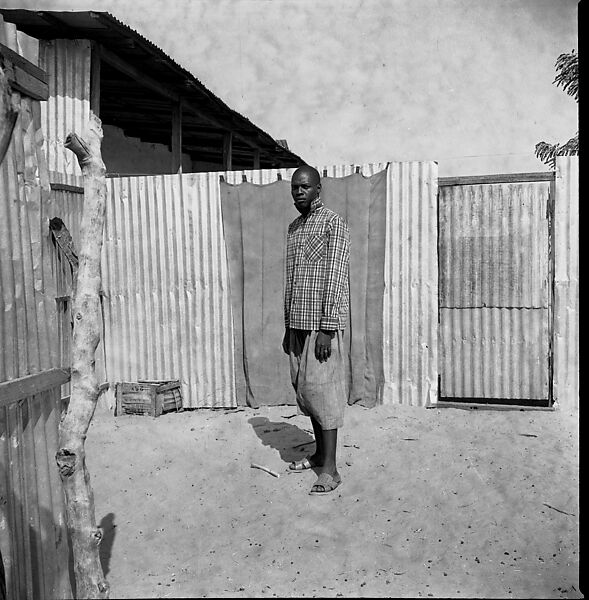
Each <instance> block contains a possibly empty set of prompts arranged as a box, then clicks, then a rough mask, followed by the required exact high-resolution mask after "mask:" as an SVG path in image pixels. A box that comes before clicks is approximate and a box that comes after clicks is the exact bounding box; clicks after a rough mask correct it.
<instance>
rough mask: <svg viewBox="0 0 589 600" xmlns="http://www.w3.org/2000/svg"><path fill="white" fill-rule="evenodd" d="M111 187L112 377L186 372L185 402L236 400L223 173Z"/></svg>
mask: <svg viewBox="0 0 589 600" xmlns="http://www.w3.org/2000/svg"><path fill="white" fill-rule="evenodd" d="M108 185H109V188H108V189H109V193H108V201H107V202H108V204H107V209H106V229H105V244H104V249H103V289H104V292H105V294H106V299H105V302H104V313H105V346H106V377H107V379H108V380H109V381H111V382H114V381H136V380H138V379H180V380H181V381H182V383H183V384H184V387H183V391H184V405H185V406H188V407H220V406H225V407H231V406H236V399H235V381H234V370H233V332H232V320H231V304H230V298H229V283H228V273H227V257H226V250H225V243H224V239H223V227H222V221H221V207H220V192H219V174H218V173H209V174H184V175H182V176H177V175H162V176H154V177H133V178H121V179H110V180H109V181H108Z"/></svg>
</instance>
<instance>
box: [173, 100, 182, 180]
mask: <svg viewBox="0 0 589 600" xmlns="http://www.w3.org/2000/svg"><path fill="white" fill-rule="evenodd" d="M172 173H182V103H181V102H176V104H174V106H173V107H172Z"/></svg>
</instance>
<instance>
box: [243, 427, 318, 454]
mask: <svg viewBox="0 0 589 600" xmlns="http://www.w3.org/2000/svg"><path fill="white" fill-rule="evenodd" d="M248 423H249V424H250V425H251V426H252V428H253V430H254V432H255V434H256V435H257V436H258V437H259V438H260V440H261V441H262V444H264V446H270V447H271V448H274V449H275V450H278V452H279V454H280V458H281V459H282V460H283V461H285V462H287V463H290V462H292V461H293V460H299V459H300V458H302V457H303V456H306V455H307V454H309V448H310V446H312V445H313V444H314V443H315V439H314V437H313V435H312V434H311V432H310V431H307V430H305V429H301V428H300V427H297V426H296V425H292V424H290V423H284V422H277V421H270V419H268V418H267V417H252V418H251V419H248Z"/></svg>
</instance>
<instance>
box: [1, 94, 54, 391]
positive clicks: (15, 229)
mask: <svg viewBox="0 0 589 600" xmlns="http://www.w3.org/2000/svg"><path fill="white" fill-rule="evenodd" d="M35 105H37V106H35ZM39 127H40V119H39V111H38V103H37V102H36V101H34V100H31V99H30V98H26V97H22V98H21V100H20V111H19V116H18V121H17V123H16V127H15V129H14V134H13V137H12V141H11V144H10V147H9V149H8V152H7V154H6V157H5V159H4V161H3V163H2V165H1V166H0V196H1V198H2V202H0V285H1V291H0V344H1V348H2V353H1V359H0V381H6V380H9V379H15V378H18V377H23V376H24V375H28V374H30V373H36V372H38V371H42V370H45V369H49V368H52V367H57V366H59V352H58V346H57V343H56V339H57V338H56V335H57V329H56V323H57V312H56V305H55V296H56V289H55V281H54V279H53V277H52V272H51V258H50V257H51V252H52V251H53V248H52V247H51V242H50V240H49V229H48V227H47V224H46V221H45V215H44V204H45V202H46V201H47V199H48V196H49V184H48V181H47V172H46V167H45V160H44V155H43V152H42V148H41V145H40V135H39Z"/></svg>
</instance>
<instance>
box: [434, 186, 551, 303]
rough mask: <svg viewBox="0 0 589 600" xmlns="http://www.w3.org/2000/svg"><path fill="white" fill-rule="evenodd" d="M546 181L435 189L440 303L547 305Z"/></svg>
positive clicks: (547, 191)
mask: <svg viewBox="0 0 589 600" xmlns="http://www.w3.org/2000/svg"><path fill="white" fill-rule="evenodd" d="M549 191H550V184H549V183H547V182H540V183H510V184H494V185H488V184H487V185H457V186H450V187H441V188H440V218H439V227H440V269H441V273H442V274H443V276H442V277H441V279H440V306H442V307H451V308H456V307H460V308H466V307H475V306H498V307H525V308H533V307H536V308H540V307H543V308H546V307H548V292H549V289H548V278H547V273H548V250H547V249H548V220H547V219H546V207H547V203H548V196H549Z"/></svg>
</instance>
